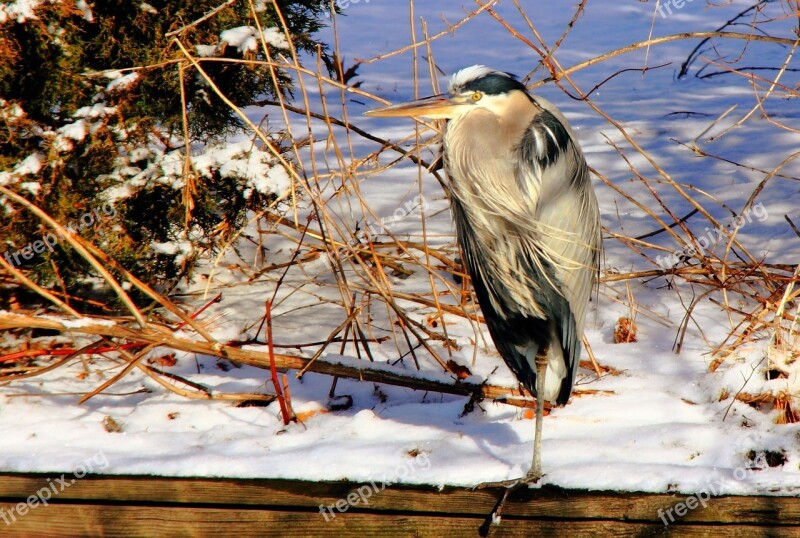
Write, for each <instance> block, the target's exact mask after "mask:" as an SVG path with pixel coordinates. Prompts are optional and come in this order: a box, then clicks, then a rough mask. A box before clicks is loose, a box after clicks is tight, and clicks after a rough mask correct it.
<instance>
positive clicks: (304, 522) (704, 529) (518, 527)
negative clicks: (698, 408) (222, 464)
mask: <svg viewBox="0 0 800 538" xmlns="http://www.w3.org/2000/svg"><path fill="white" fill-rule="evenodd" d="M0 508H3V509H8V505H7V504H3V503H0ZM0 525H3V526H5V528H4V529H3V530H2V534H3V536H9V537H17V536H48V537H54V538H58V537H74V536H98V537H141V536H166V537H169V536H194V537H210V538H223V537H227V536H231V537H234V536H235V537H237V538H239V537H241V536H265V537H272V536H274V537H281V538H283V537H286V536H303V537H309V538H314V537H330V536H337V537H343V538H347V537H354V538H364V537H369V536H413V537H420V538H425V537H437V538H438V537H441V536H476V535H478V531H479V529H480V528H481V526H482V525H483V520H482V519H480V518H470V517H467V516H453V517H445V516H438V517H436V516H424V515H406V514H363V513H359V514H355V513H352V514H351V513H347V514H341V515H339V516H337V517H336V518H335V519H331V520H329V521H325V520H324V519H323V518H321V517H318V514H312V513H309V512H305V513H298V512H296V511H291V510H257V509H250V510H242V509H233V510H232V509H228V508H193V509H192V510H188V509H183V508H180V507H163V506H108V505H105V506H98V505H76V504H54V505H50V506H48V507H47V508H46V509H44V510H40V509H38V508H37V509H35V510H33V511H31V512H30V513H28V514H27V515H25V516H24V517H20V518H18V519H17V520H16V521H15V522H13V523H12V524H11V525H8V526H6V525H4V524H2V523H0ZM488 536H490V537H498V538H501V537H529V536H552V537H556V538H558V537H562V536H563V537H578V538H580V537H597V536H615V537H622V538H625V537H631V538H634V537H641V536H669V537H673V536H674V537H681V538H683V537H687V538H688V537H692V538H694V537H707V538H728V537H730V536H751V537H759V536H764V537H767V536H786V537H790V536H798V528H797V527H794V528H792V527H755V526H749V525H724V526H709V525H671V526H669V527H665V526H663V525H657V524H654V523H635V522H621V521H607V520H602V521H580V520H577V521H576V520H563V519H545V520H536V519H533V520H530V519H517V518H508V517H506V518H503V521H502V522H501V524H500V525H499V526H492V527H490V528H489V532H488Z"/></svg>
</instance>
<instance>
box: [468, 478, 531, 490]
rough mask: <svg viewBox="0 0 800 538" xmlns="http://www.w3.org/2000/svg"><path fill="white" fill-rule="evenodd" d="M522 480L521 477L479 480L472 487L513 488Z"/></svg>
mask: <svg viewBox="0 0 800 538" xmlns="http://www.w3.org/2000/svg"><path fill="white" fill-rule="evenodd" d="M523 481H524V479H523V478H515V479H513V480H501V481H499V482H481V483H480V484H478V485H477V486H475V487H474V488H472V489H490V488H506V489H514V488H515V487H517V486H518V485H520V484H522V483H523Z"/></svg>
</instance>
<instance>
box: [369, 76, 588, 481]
mask: <svg viewBox="0 0 800 538" xmlns="http://www.w3.org/2000/svg"><path fill="white" fill-rule="evenodd" d="M367 114H369V115H371V116H411V117H417V116H419V117H427V118H431V119H446V120H449V121H448V122H447V124H446V127H445V131H444V136H443V148H444V151H443V153H444V166H445V170H446V172H447V176H448V178H449V190H450V193H449V195H450V205H451V210H452V214H453V220H454V221H455V226H456V232H457V235H458V240H459V243H460V245H461V250H462V253H463V256H464V259H465V261H466V265H467V270H468V272H469V275H470V277H471V278H472V283H473V286H474V287H475V293H476V295H477V297H478V302H479V304H480V307H481V310H482V311H483V316H484V318H485V319H486V325H487V326H488V328H489V333H490V334H491V336H492V340H493V341H494V344H495V346H496V347H497V350H498V351H499V352H500V355H502V357H503V359H504V360H505V362H506V364H507V365H508V366H509V368H510V369H511V371H512V372H514V374H515V375H516V377H517V379H518V380H519V381H520V382H521V383H522V384H523V385H524V386H525V388H527V389H528V390H529V391H530V392H531V393H533V394H534V395H535V396H536V400H537V403H536V429H535V434H534V449H533V462H532V464H531V469H530V471H529V472H528V474H527V476H526V477H525V478H524V479H523V481H524V482H536V481H538V480H539V479H540V478H541V476H542V467H541V436H542V416H543V414H544V401H545V400H547V401H550V402H553V403H555V404H556V405H564V404H566V403H567V400H569V396H570V393H571V392H572V386H573V385H574V383H575V374H576V372H577V370H578V362H579V361H578V357H579V355H580V351H581V339H582V336H583V322H584V319H585V317H586V309H587V304H588V302H589V296H590V294H591V290H592V287H593V283H594V282H595V278H596V276H597V272H598V263H599V256H600V249H601V235H600V212H599V210H598V207H597V198H596V197H595V194H594V189H593V188H592V185H591V181H590V179H589V170H588V167H587V165H586V160H585V159H584V157H583V153H582V152H581V149H580V147H579V146H578V141H577V138H576V137H575V134H574V133H573V132H572V129H571V128H570V126H569V124H568V123H567V120H566V118H565V117H564V116H563V114H561V112H559V110H558V109H557V108H556V107H555V106H554V105H553V104H552V103H550V102H548V101H547V100H545V99H542V98H540V97H534V96H533V95H531V94H529V93H528V92H527V90H526V88H525V86H524V85H523V84H522V83H521V82H519V81H518V80H517V79H516V77H514V76H513V75H511V74H509V73H504V72H501V71H496V70H494V69H490V68H487V67H485V66H481V65H475V66H472V67H467V68H465V69H462V70H461V71H459V72H457V73H456V74H455V75H453V77H452V79H451V80H450V87H449V95H435V96H433V97H428V98H425V99H420V100H418V101H414V102H411V103H403V104H398V105H394V106H389V107H385V108H381V109H378V110H372V111H370V112H368V113H367Z"/></svg>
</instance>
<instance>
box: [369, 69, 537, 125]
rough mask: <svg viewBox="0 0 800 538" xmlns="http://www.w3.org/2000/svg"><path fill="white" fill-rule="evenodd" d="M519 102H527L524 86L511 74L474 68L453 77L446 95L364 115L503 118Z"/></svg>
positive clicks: (449, 118) (393, 106)
mask: <svg viewBox="0 0 800 538" xmlns="http://www.w3.org/2000/svg"><path fill="white" fill-rule="evenodd" d="M520 99H522V100H524V101H525V102H530V101H529V99H530V98H529V97H528V94H527V92H526V90H525V85H524V84H522V83H521V82H520V81H519V80H517V79H516V77H514V75H511V74H509V73H504V72H502V71H495V70H494V69H490V68H488V67H485V66H483V65H473V66H472V67H466V68H464V69H462V70H461V71H458V72H457V73H456V74H454V75H453V77H452V78H451V79H450V86H449V88H448V93H447V94H441V95H434V96H431V97H425V98H423V99H418V100H416V101H412V102H410V103H401V104H398V105H392V106H387V107H384V108H379V109H376V110H370V111H369V112H366V115H367V116H382V117H400V116H411V117H425V118H431V119H446V120H453V119H458V118H460V117H462V116H464V115H465V114H468V113H469V112H471V111H473V110H476V109H479V108H482V109H486V110H488V111H490V112H492V113H494V114H496V115H498V116H501V117H502V116H505V115H506V114H509V113H511V111H512V110H513V109H515V107H514V106H513V105H514V104H515V103H516V102H517V101H518V100H520Z"/></svg>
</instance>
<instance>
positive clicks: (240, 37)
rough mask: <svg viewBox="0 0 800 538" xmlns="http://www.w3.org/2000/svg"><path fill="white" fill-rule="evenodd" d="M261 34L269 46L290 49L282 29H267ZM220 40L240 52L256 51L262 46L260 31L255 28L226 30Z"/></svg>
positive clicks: (240, 27)
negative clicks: (259, 36)
mask: <svg viewBox="0 0 800 538" xmlns="http://www.w3.org/2000/svg"><path fill="white" fill-rule="evenodd" d="M261 34H262V36H263V38H264V42H266V43H267V45H271V46H273V47H275V48H279V49H288V48H289V42H288V41H287V40H286V36H284V35H283V33H282V32H281V31H280V29H278V28H275V27H270V28H265V29H264V30H263V31H262V32H261ZM219 38H220V41H223V42H225V43H227V44H228V45H230V46H231V47H236V48H237V49H239V52H247V51H251V50H256V49H258V47H260V46H261V41H260V39H259V38H258V29H257V28H255V27H253V26H239V27H237V28H231V29H229V30H225V31H224V32H222V33H221V34H220V35H219Z"/></svg>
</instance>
